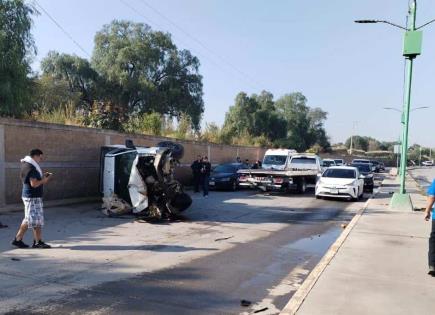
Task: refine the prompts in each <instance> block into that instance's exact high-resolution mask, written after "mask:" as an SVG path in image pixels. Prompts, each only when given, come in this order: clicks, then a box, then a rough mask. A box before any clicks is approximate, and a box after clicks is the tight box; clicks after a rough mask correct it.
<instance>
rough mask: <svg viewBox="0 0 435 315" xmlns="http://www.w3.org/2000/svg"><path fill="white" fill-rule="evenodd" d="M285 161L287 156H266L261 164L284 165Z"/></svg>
mask: <svg viewBox="0 0 435 315" xmlns="http://www.w3.org/2000/svg"><path fill="white" fill-rule="evenodd" d="M286 161H287V155H266V156H265V157H264V161H263V164H272V165H284V164H285V162H286Z"/></svg>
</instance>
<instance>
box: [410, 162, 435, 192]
mask: <svg viewBox="0 0 435 315" xmlns="http://www.w3.org/2000/svg"><path fill="white" fill-rule="evenodd" d="M409 171H410V172H411V174H412V176H413V177H414V179H415V180H416V181H417V182H418V184H419V185H420V186H421V187H422V188H423V189H424V190H427V188H428V187H429V186H430V184H432V181H433V180H434V179H435V167H432V166H431V167H424V166H423V167H415V168H414V167H413V168H412V169H410V170H409Z"/></svg>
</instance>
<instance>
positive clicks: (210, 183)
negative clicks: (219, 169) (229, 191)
mask: <svg viewBox="0 0 435 315" xmlns="http://www.w3.org/2000/svg"><path fill="white" fill-rule="evenodd" d="M208 184H209V185H210V186H214V185H216V183H215V182H208Z"/></svg>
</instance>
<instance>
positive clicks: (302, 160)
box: [291, 157, 316, 164]
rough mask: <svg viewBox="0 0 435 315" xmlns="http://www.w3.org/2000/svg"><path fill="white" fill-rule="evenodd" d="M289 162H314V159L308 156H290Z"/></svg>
mask: <svg viewBox="0 0 435 315" xmlns="http://www.w3.org/2000/svg"><path fill="white" fill-rule="evenodd" d="M291 164H316V159H314V158H309V157H295V158H292V160H291Z"/></svg>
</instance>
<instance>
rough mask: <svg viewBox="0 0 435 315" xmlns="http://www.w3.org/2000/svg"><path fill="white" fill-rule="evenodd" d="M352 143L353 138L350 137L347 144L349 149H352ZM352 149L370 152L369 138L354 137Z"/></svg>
mask: <svg viewBox="0 0 435 315" xmlns="http://www.w3.org/2000/svg"><path fill="white" fill-rule="evenodd" d="M350 142H351V138H350V137H349V138H348V139H347V140H346V142H345V146H346V147H347V148H348V149H350ZM352 148H353V149H356V150H363V151H368V149H369V140H368V137H362V136H353V137H352Z"/></svg>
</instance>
